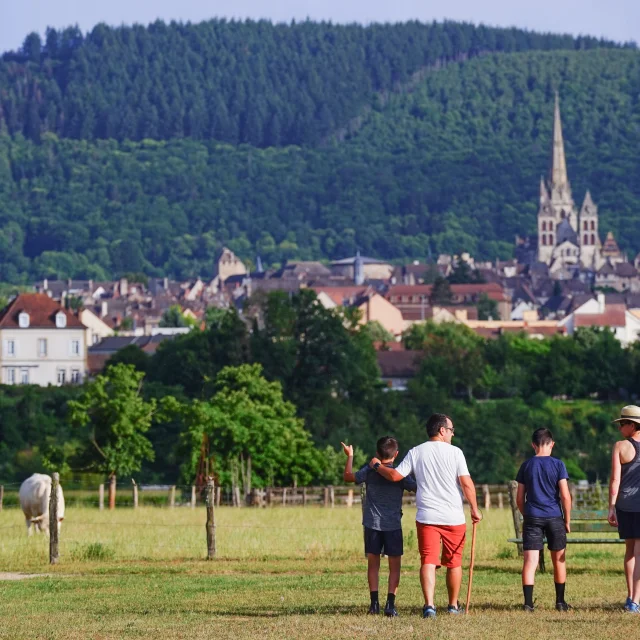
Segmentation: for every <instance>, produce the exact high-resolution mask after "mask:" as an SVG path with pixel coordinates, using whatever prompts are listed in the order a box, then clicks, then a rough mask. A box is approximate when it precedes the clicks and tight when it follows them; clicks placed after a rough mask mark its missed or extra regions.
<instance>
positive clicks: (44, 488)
mask: <svg viewBox="0 0 640 640" xmlns="http://www.w3.org/2000/svg"><path fill="white" fill-rule="evenodd" d="M18 495H19V497H20V506H21V507H22V511H23V513H24V517H25V520H26V522H27V534H28V535H32V533H33V531H32V529H31V525H32V524H33V525H34V526H35V528H36V530H38V531H44V532H45V533H46V534H47V535H48V534H49V496H50V495H51V478H50V477H49V476H45V475H44V474H42V473H34V474H33V475H32V476H31V477H30V478H27V479H26V480H25V481H24V482H23V483H22V485H20V493H19V494H18ZM63 520H64V494H63V493H62V487H61V486H60V485H58V533H59V532H60V527H61V524H60V523H61V522H62V521H63Z"/></svg>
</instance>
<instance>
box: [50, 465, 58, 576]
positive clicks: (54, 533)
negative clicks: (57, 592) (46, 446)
mask: <svg viewBox="0 0 640 640" xmlns="http://www.w3.org/2000/svg"><path fill="white" fill-rule="evenodd" d="M59 486H60V475H59V474H58V473H53V474H52V481H51V494H50V495H49V564H58V558H59V540H58V487H59Z"/></svg>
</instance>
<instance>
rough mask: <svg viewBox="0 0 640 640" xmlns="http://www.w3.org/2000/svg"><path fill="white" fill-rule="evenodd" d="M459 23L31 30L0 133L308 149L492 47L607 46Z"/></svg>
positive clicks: (4, 79)
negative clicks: (383, 100) (451, 64)
mask: <svg viewBox="0 0 640 640" xmlns="http://www.w3.org/2000/svg"><path fill="white" fill-rule="evenodd" d="M615 46H617V45H615V44H614V43H612V42H609V41H604V40H598V39H596V38H589V37H580V38H573V37H571V36H567V35H551V34H537V33H533V32H529V31H523V30H519V29H497V28H489V27H485V26H477V27H476V26H474V25H471V24H465V23H455V22H445V23H432V24H421V23H419V22H407V23H403V24H373V25H370V26H366V27H365V26H359V25H356V24H351V25H334V24H331V23H315V22H310V21H306V22H301V23H295V22H293V23H291V24H272V23H270V22H268V21H257V22H256V21H251V20H247V21H244V22H242V21H233V20H232V21H227V20H212V21H208V22H202V23H200V24H178V23H175V22H172V23H170V24H165V23H164V22H162V21H156V22H154V23H153V24H151V25H149V26H148V27H143V26H140V25H138V26H133V27H125V26H122V27H117V28H112V27H108V26H106V25H105V24H99V25H97V26H96V27H94V28H93V30H92V31H91V32H90V33H88V34H86V35H84V34H82V32H81V31H80V30H79V29H78V28H77V27H69V28H67V29H62V30H56V29H48V30H47V32H46V37H45V39H44V41H43V40H42V39H41V37H40V36H39V35H38V34H37V33H31V34H29V35H28V36H27V37H26V38H25V40H24V43H23V46H22V47H21V49H20V50H19V51H17V52H8V53H5V54H4V56H3V60H2V61H1V62H0V86H2V88H3V91H2V94H0V105H1V109H0V131H2V130H3V129H4V130H5V131H7V132H8V133H9V134H16V133H21V134H23V135H24V136H26V137H27V138H29V139H31V140H34V141H36V142H37V141H39V140H40V136H41V135H42V133H44V132H51V133H55V134H57V135H59V136H61V137H70V138H78V139H83V140H93V139H98V138H102V139H111V138H115V139H117V140H143V139H145V138H152V139H162V140H168V139H172V138H182V137H190V138H193V139H198V140H206V139H215V140H218V141H221V142H228V143H230V144H238V143H248V144H251V145H254V146H261V147H270V146H279V145H290V144H295V145H301V144H316V143H318V142H320V141H322V140H323V139H325V138H326V137H327V136H329V135H330V134H332V133H333V132H334V131H335V130H336V129H337V128H340V127H344V126H345V125H346V124H347V123H348V121H349V120H350V119H351V118H354V117H355V116H357V115H358V114H359V112H360V110H361V109H362V108H363V107H365V106H367V105H368V104H369V103H370V101H371V99H372V97H373V96H374V94H375V93H376V92H381V91H391V90H393V89H395V88H396V87H398V86H401V85H403V84H405V83H407V82H408V81H410V80H411V79H412V76H413V74H415V73H416V72H419V71H422V70H423V69H425V68H429V67H432V66H434V65H441V64H443V63H446V62H447V61H451V60H460V59H465V58H468V57H473V56H477V55H480V54H483V53H486V52H490V51H501V52H513V51H530V50H535V49H542V50H551V49H592V48H596V47H598V48H600V47H615Z"/></svg>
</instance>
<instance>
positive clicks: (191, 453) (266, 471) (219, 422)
mask: <svg viewBox="0 0 640 640" xmlns="http://www.w3.org/2000/svg"><path fill="white" fill-rule="evenodd" d="M162 407H163V413H164V415H165V416H167V417H168V418H169V419H176V418H177V419H179V420H181V421H182V423H183V424H184V431H183V436H182V437H183V444H184V445H185V450H186V454H187V460H186V462H185V463H184V465H183V475H184V477H185V479H186V480H189V481H192V480H193V479H194V477H195V475H196V473H197V470H198V463H199V461H200V460H201V455H202V448H203V443H206V446H207V448H208V452H207V454H208V456H209V457H210V460H211V467H210V469H211V470H212V471H213V472H214V474H215V475H217V477H218V481H219V482H223V483H230V484H232V485H234V486H237V485H238V484H239V483H240V482H241V483H242V485H243V487H244V492H245V495H247V494H248V493H249V492H250V490H251V487H252V486H253V485H257V486H265V485H268V484H289V483H292V482H293V483H300V484H306V483H309V482H310V481H311V480H312V479H314V478H317V477H318V476H319V474H320V472H321V468H322V466H321V454H320V453H319V452H318V451H317V450H316V449H315V447H314V445H313V442H312V441H311V436H310V434H309V433H308V432H307V431H305V429H304V422H303V421H302V420H301V419H300V418H297V417H296V409H295V407H294V405H293V404H291V403H290V402H286V401H285V400H284V399H283V397H282V386H281V385H280V383H279V382H268V381H267V380H265V378H264V377H263V376H262V367H261V366H260V365H259V364H253V365H248V364H245V365H241V366H239V367H225V368H224V369H222V371H220V373H219V374H218V375H217V376H216V380H215V395H214V396H213V397H212V398H211V399H210V400H208V401H200V400H194V401H192V402H190V403H179V402H177V401H176V400H175V399H174V398H172V397H169V398H166V399H165V400H164V401H163V403H162Z"/></svg>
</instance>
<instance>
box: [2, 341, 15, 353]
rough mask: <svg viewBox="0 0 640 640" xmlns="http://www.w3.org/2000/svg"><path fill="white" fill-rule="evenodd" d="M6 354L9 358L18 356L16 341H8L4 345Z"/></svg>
mask: <svg viewBox="0 0 640 640" xmlns="http://www.w3.org/2000/svg"><path fill="white" fill-rule="evenodd" d="M4 353H5V355H7V356H15V355H16V341H15V340H6V341H5V343H4Z"/></svg>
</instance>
